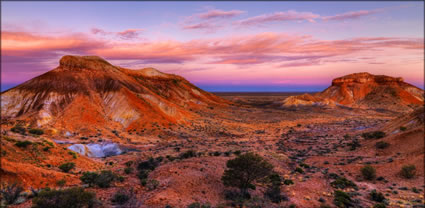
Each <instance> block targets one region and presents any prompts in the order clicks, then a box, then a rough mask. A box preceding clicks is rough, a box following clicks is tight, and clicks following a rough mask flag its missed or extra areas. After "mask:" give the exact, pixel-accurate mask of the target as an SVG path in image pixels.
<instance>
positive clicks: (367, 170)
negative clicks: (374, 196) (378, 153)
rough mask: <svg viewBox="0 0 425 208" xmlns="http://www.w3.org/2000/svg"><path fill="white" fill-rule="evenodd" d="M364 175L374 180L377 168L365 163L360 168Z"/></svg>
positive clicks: (365, 177) (367, 178)
mask: <svg viewBox="0 0 425 208" xmlns="http://www.w3.org/2000/svg"><path fill="white" fill-rule="evenodd" d="M360 171H361V173H362V176H363V178H364V179H366V180H373V179H375V178H376V170H375V168H374V167H372V166H370V165H365V166H364V167H362V168H361V169H360Z"/></svg>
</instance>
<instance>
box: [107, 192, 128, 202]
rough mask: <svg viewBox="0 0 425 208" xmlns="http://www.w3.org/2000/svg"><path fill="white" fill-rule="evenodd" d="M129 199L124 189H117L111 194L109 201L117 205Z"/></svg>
mask: <svg viewBox="0 0 425 208" xmlns="http://www.w3.org/2000/svg"><path fill="white" fill-rule="evenodd" d="M129 199H130V196H129V195H128V193H127V192H126V191H124V190H118V191H117V192H115V194H114V195H113V196H112V199H111V201H112V202H113V203H116V204H119V205H123V204H125V203H127V202H128V200H129Z"/></svg>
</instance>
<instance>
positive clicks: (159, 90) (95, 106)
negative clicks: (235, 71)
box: [1, 56, 227, 131]
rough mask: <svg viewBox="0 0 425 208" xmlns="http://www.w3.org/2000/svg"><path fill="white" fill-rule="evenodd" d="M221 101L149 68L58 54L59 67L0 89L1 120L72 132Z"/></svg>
mask: <svg viewBox="0 0 425 208" xmlns="http://www.w3.org/2000/svg"><path fill="white" fill-rule="evenodd" d="M226 103H227V101H225V100H223V99H221V98H219V97H217V96H215V95H213V94H211V93H208V92H205V91H203V90H201V89H199V88H197V87H196V86H194V85H192V84H191V83H189V82H188V81H187V80H185V79H184V78H182V77H180V76H177V75H173V74H166V73H163V72H160V71H158V70H156V69H153V68H145V69H139V70H130V69H125V68H122V67H117V66H114V65H112V64H110V63H108V62H107V61H106V60H104V59H102V58H100V57H97V56H64V57H62V58H61V59H60V61H59V66H58V67H57V68H55V69H53V70H51V71H49V72H47V73H45V74H42V75H40V76H38V77H35V78H33V79H31V80H29V81H27V82H25V83H23V84H21V85H19V86H17V87H15V88H12V89H9V90H7V91H5V92H2V94H1V105H2V106H1V113H2V118H3V119H9V120H14V119H15V120H16V119H19V120H27V121H29V122H31V123H32V124H34V125H37V126H40V127H42V126H54V127H55V128H59V129H64V130H69V131H76V130H78V129H81V128H87V126H90V129H95V128H98V129H99V128H106V127H113V128H117V126H118V127H121V128H123V129H126V128H132V129H138V128H142V127H141V126H143V124H146V123H153V122H156V123H158V124H163V123H164V124H165V123H167V124H168V123H181V122H184V121H185V120H186V119H187V118H190V117H191V116H193V115H192V114H193V113H192V112H190V111H188V110H187V109H188V108H191V107H195V108H202V107H206V106H207V105H222V104H226Z"/></svg>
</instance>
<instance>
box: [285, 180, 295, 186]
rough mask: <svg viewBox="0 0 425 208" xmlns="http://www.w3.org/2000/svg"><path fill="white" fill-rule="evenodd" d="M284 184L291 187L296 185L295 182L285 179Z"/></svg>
mask: <svg viewBox="0 0 425 208" xmlns="http://www.w3.org/2000/svg"><path fill="white" fill-rule="evenodd" d="M283 184H285V185H287V186H289V185H292V184H294V181H292V180H291V179H285V180H284V181H283Z"/></svg>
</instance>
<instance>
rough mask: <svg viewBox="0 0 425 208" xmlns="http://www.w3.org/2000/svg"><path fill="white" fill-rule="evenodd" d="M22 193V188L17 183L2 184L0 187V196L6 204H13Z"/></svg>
mask: <svg viewBox="0 0 425 208" xmlns="http://www.w3.org/2000/svg"><path fill="white" fill-rule="evenodd" d="M22 191H24V188H23V187H22V186H21V185H19V184H17V183H12V184H6V183H2V184H1V186H0V196H1V198H2V199H3V200H4V201H5V202H6V204H13V203H14V202H15V201H16V199H18V197H19V194H21V192H22Z"/></svg>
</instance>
